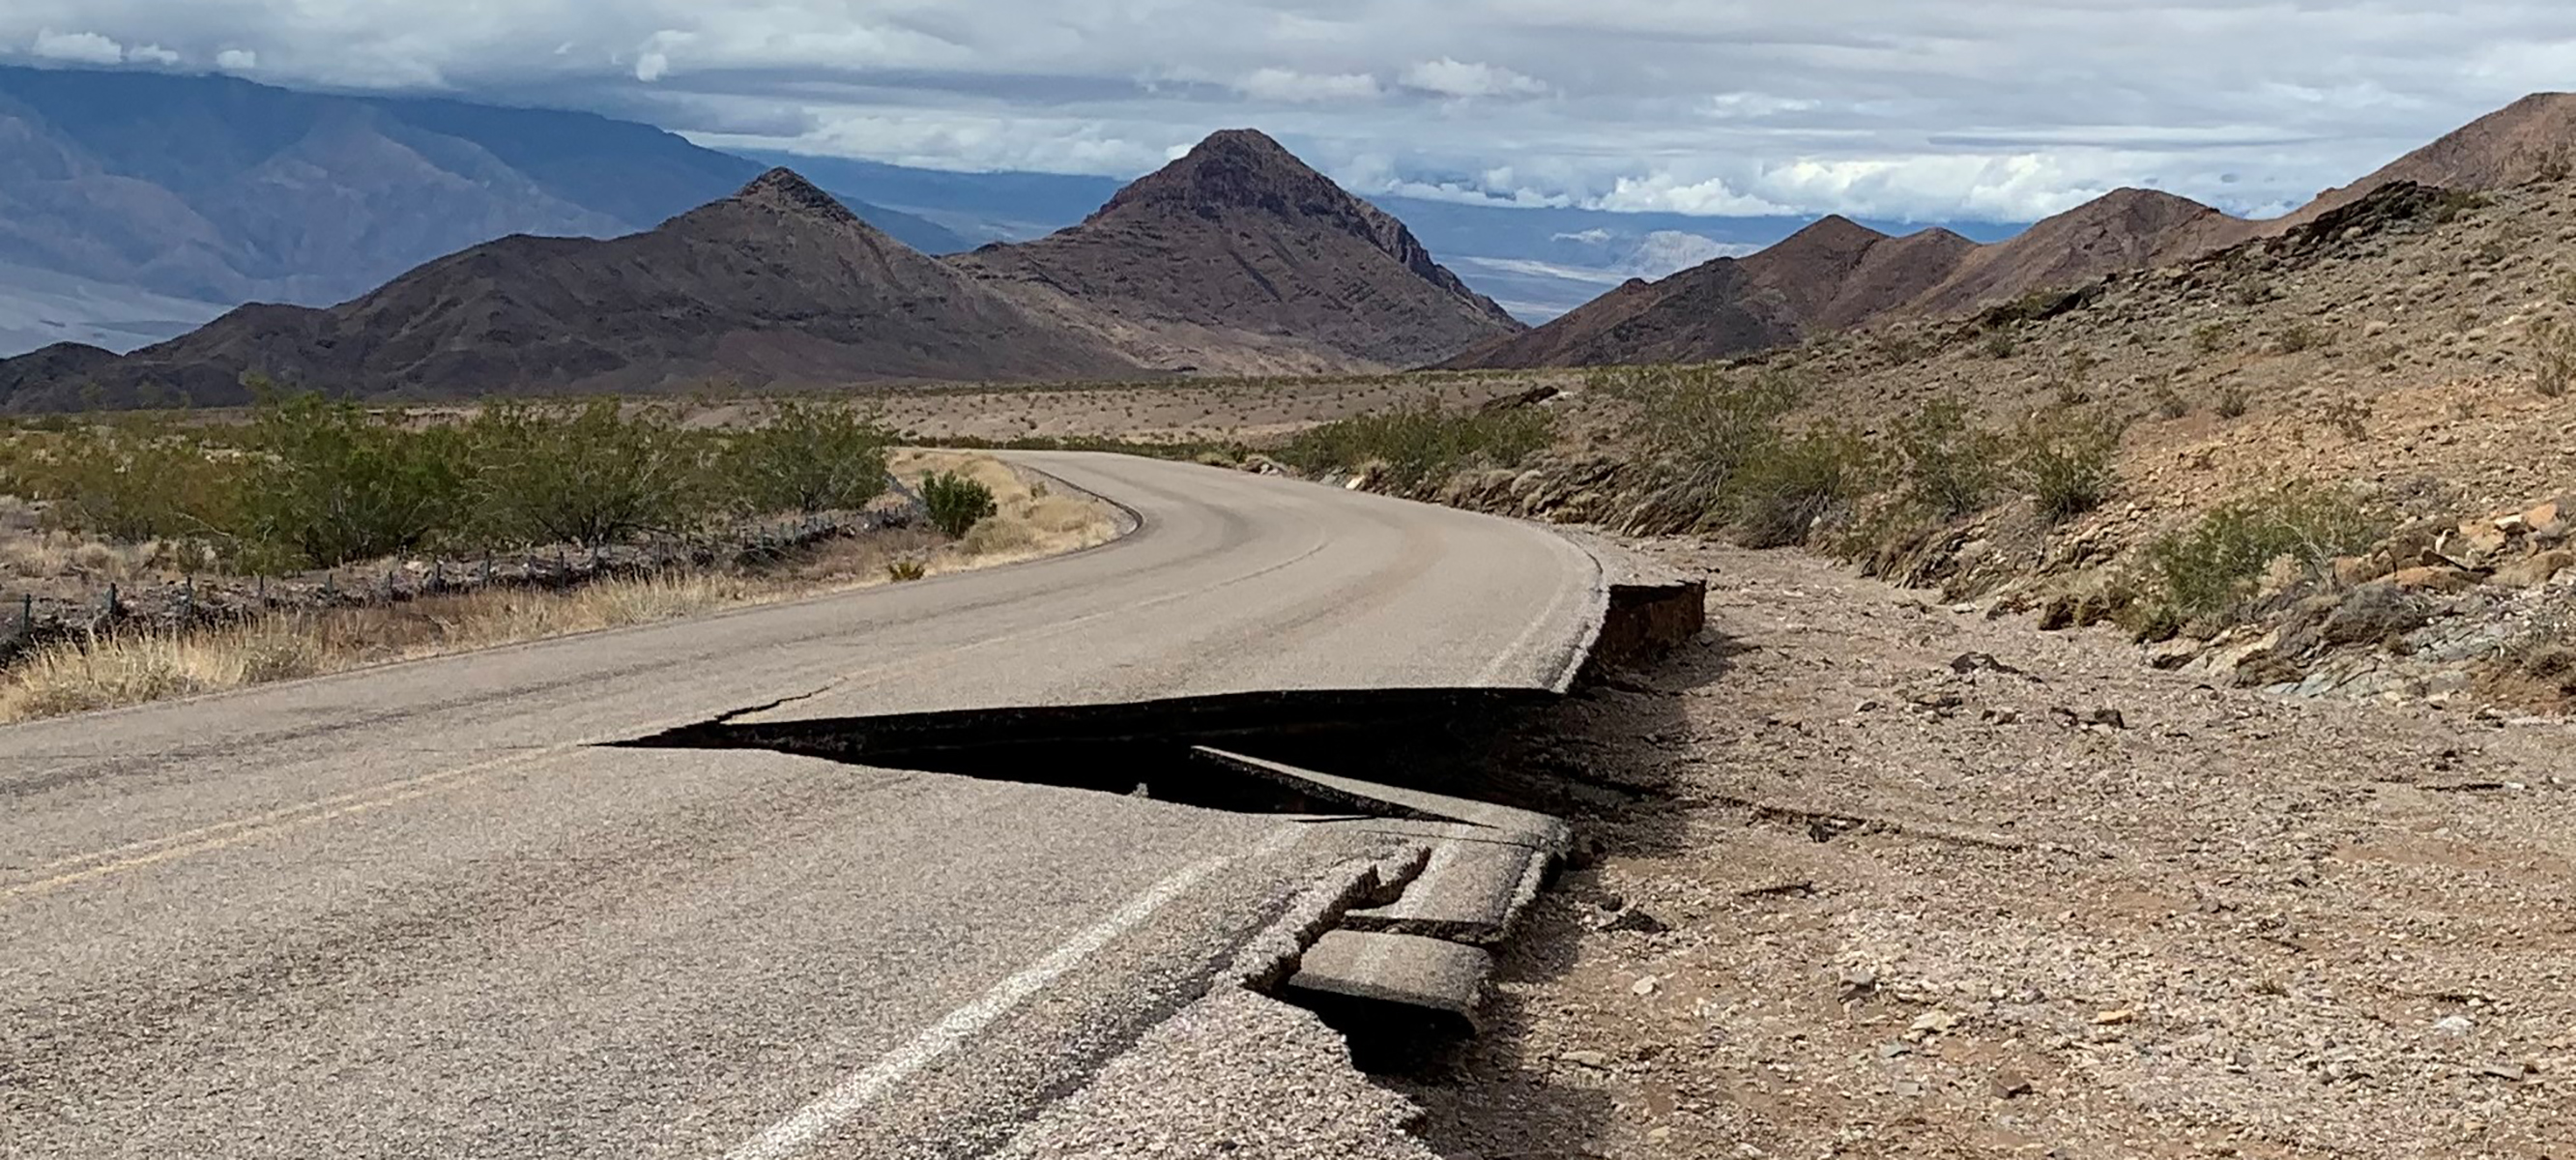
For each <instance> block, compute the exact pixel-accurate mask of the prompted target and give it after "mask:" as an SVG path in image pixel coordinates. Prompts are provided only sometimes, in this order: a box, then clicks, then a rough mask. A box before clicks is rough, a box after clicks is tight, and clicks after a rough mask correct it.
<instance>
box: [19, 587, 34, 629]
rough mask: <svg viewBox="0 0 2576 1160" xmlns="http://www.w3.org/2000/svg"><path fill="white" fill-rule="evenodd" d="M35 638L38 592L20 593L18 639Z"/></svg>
mask: <svg viewBox="0 0 2576 1160" xmlns="http://www.w3.org/2000/svg"><path fill="white" fill-rule="evenodd" d="M35 638H36V594H35V593H33V592H22V593H20V594H19V595H18V639H20V640H34V639H35Z"/></svg>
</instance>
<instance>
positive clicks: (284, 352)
mask: <svg viewBox="0 0 2576 1160" xmlns="http://www.w3.org/2000/svg"><path fill="white" fill-rule="evenodd" d="M1122 194H1124V195H1125V196H1122V197H1118V198H1113V199H1112V200H1111V202H1110V203H1109V204H1107V205H1104V206H1103V207H1102V208H1101V210H1100V211H1099V212H1097V213H1095V214H1093V215H1092V216H1091V217H1090V218H1089V219H1087V226H1088V227H1089V228H1088V229H1086V227H1085V226H1077V227H1074V228H1073V229H1070V230H1067V231H1064V232H1063V233H1061V234H1059V235H1057V236H1056V239H1057V240H1055V241H1054V245H1053V246H1050V245H1049V244H1048V242H1049V240H1046V239H1042V240H1041V241H1040V242H1032V243H1026V244H1024V245H1023V246H991V247H986V248H985V249H984V250H982V251H979V252H977V253H975V254H969V255H960V256H957V257H956V258H954V259H951V260H942V259H938V258H933V257H930V256H928V255H924V254H921V253H919V252H917V251H915V250H913V249H911V248H909V247H907V246H905V245H903V244H902V243H901V242H900V241H898V240H896V239H894V238H892V237H890V236H889V235H887V234H886V233H885V232H883V231H882V230H879V229H877V228H876V227H874V226H873V225H871V224H869V223H868V222H867V221H866V220H865V219H864V218H862V217H861V216H860V215H859V214H857V213H855V212H853V211H852V210H851V209H850V208H849V207H848V206H846V205H844V204H843V203H842V202H841V201H840V200H839V199H837V198H835V197H834V196H833V195H831V194H830V193H828V192H827V191H825V190H823V189H822V188H820V187H819V186H817V185H815V184H814V183H812V182H810V181H808V180H806V179H805V178H804V177H803V176H801V175H799V174H797V173H796V172H794V171H793V170H790V169H787V168H784V167H779V168H772V169H770V170H767V171H765V172H763V173H761V174H759V175H758V176H756V177H754V178H752V179H751V180H750V181H748V182H746V183H744V184H743V185H742V186H741V187H740V188H739V189H737V190H736V191H734V192H733V193H731V194H729V195H728V196H726V197H723V198H720V199H717V200H715V201H712V202H710V203H708V204H706V205H703V206H699V207H697V208H695V209H692V210H689V211H687V212H685V213H682V214H678V215H675V216H673V217H672V218H670V219H669V220H667V221H665V222H663V223H662V224H661V225H659V226H657V227H655V228H653V229H651V230H646V231H642V232H638V233H634V234H628V235H624V236H620V237H616V238H609V239H591V238H564V237H544V236H535V235H529V234H514V235H511V236H508V237H504V238H501V239H498V240H495V241H491V242H486V243H483V244H481V245H476V246H471V247H467V248H465V249H463V250H460V251H458V252H456V253H453V254H449V255H446V256H444V257H440V258H437V259H434V260H431V261H429V262H426V263H423V264H421V265H419V266H417V267H415V268H413V269H412V270H410V271H407V272H406V273H404V274H402V275H401V276H399V277H396V278H394V279H392V280H390V281H388V282H386V283H385V284H384V285H383V286H380V287H378V288H376V289H375V290H373V291H371V292H369V293H367V294H365V295H362V296H359V297H357V298H354V299H351V300H349V301H347V302H344V303H341V304H339V305H336V306H332V307H328V308H314V307H303V306H294V305H286V304H276V303H254V304H251V305H246V306H242V307H239V308H237V309H234V310H231V311H228V312H227V313H225V314H224V315H223V316H222V317H220V318H217V319H216V320H214V321H213V322H211V323H209V324H207V325H206V326H204V327H201V328H199V329H198V330H196V331H193V332H190V333H189V334H186V335H182V336H180V337H178V338H175V339H172V340H169V341H167V342H162V343H158V344H155V345H152V346H148V347H145V348H143V349H141V350H138V351H136V352H134V353H133V354H131V355H128V356H124V357H121V358H120V357H117V356H114V355H112V354H109V353H108V352H106V351H102V350H97V349H95V348H85V347H78V346H62V345H57V346H52V347H47V348H45V349H44V350H42V351H39V352H36V353H35V354H31V355H28V356H25V357H23V358H20V359H15V360H5V361H0V383H5V384H8V386H9V390H8V391H7V392H5V397H0V408H6V409H9V410H18V411H26V410H42V409H66V408H72V407H77V406H84V405H91V404H94V403H103V404H106V405H133V404H136V403H146V402H150V403H163V402H168V401H170V400H172V399H174V398H175V399H179V400H184V401H190V402H194V403H199V404H224V403H238V402H242V401H245V400H246V399H247V398H248V397H249V388H248V387H247V386H246V385H245V384H246V382H247V381H249V380H251V379H253V378H264V379H268V380H271V381H275V382H278V383H282V384H286V385H289V386H295V387H304V388H311V389H317V390H323V391H327V392H330V393H334V394H343V395H353V396H359V397H366V398H399V399H443V398H460V397H472V396H477V395H482V394H488V393H509V394H516V393H560V392H601V391H621V392H624V391H657V390H669V389H676V388H682V387H688V386H695V385H699V384H702V383H705V382H709V381H730V382H734V383H737V384H743V385H753V386H763V387H768V386H783V387H807V386H830V385H839V384H847V383H854V382H888V381H897V382H900V381H957V380H1020V381H1027V380H1044V379H1085V378H1125V377H1137V376H1144V375H1149V374H1152V373H1155V372H1157V371H1173V370H1180V369H1197V368H1198V366H1199V365H1200V364H1214V365H1216V366H1219V367H1223V368H1227V369H1233V368H1240V367H1272V366H1316V365H1321V366H1325V367H1329V368H1332V369H1351V368H1355V367H1371V368H1387V367H1394V366H1413V365H1419V364H1420V363H1423V362H1427V361H1431V360H1432V359H1433V358H1436V357H1438V356H1440V355H1442V354H1444V353H1447V352H1449V351H1453V350H1455V349H1458V348H1461V347H1463V346H1464V345H1466V344H1467V342H1469V341H1472V339H1473V338H1474V337H1476V336H1478V335H1481V334H1485V333H1500V332H1506V331H1508V330H1509V329H1514V328H1516V326H1517V324H1514V323H1512V322H1511V321H1510V319H1509V316H1508V315H1504V314H1503V313H1502V312H1501V309H1500V308H1499V307H1497V306H1495V305H1494V304H1493V303H1492V301H1491V300H1489V299H1484V298H1482V297H1481V296H1478V295H1475V294H1474V293H1473V292H1472V291H1470V290H1468V289H1467V288H1466V287H1465V286H1464V284H1463V283H1461V282H1459V281H1458V280H1457V279H1456V278H1455V277H1454V276H1452V275H1449V273H1448V271H1447V270H1445V269H1443V268H1441V267H1440V266H1439V265H1438V264H1437V263H1436V262H1433V261H1431V260H1430V257H1429V254H1428V252H1427V251H1424V250H1423V249H1422V248H1421V246H1420V244H1419V243H1418V242H1416V241H1415V240H1414V239H1413V238H1412V236H1411V234H1410V233H1409V232H1408V231H1407V230H1406V229H1405V228H1404V226H1403V224H1402V223H1401V222H1397V221H1395V220H1394V219H1392V218H1390V217H1388V216H1387V215H1385V214H1384V213H1382V212H1380V211H1378V210H1377V209H1375V208H1374V207H1371V206H1369V205H1367V203H1365V202H1362V201H1360V200H1359V199H1357V198H1354V197H1352V196H1351V195H1350V194H1348V193H1347V192H1345V191H1343V190H1342V189H1341V188H1340V187H1339V186H1337V185H1334V184H1333V183H1332V182H1331V181H1330V179H1328V178H1325V177H1323V176H1322V175H1321V174H1318V173H1316V172H1315V171H1313V170H1312V169H1310V168H1307V167H1306V166H1305V165H1304V163H1303V162H1300V161H1297V160H1296V159H1295V158H1294V157H1293V156H1291V155H1289V154H1288V153H1287V152H1286V151H1285V150H1284V149H1281V148H1279V147H1278V145H1277V144H1276V143H1275V142H1271V141H1269V139H1268V138H1266V137H1260V136H1259V135H1258V134H1250V135H1243V134H1237V135H1234V136H1229V137H1219V138H1216V139H1213V140H1212V142H1211V143H1210V144H1208V145H1207V146H1205V147H1204V148H1203V149H1202V150H1198V151H1194V152H1193V154H1192V155H1191V156H1189V157H1185V158H1183V159H1181V160H1179V161H1176V162H1174V163H1173V165H1172V166H1168V167H1166V169H1165V170H1163V171H1159V172H1158V173H1157V174H1155V175H1149V177H1148V178H1146V179H1142V180H1140V182H1139V183H1138V186H1137V187H1136V188H1135V189H1133V190H1132V191H1122ZM1211 230H1212V231H1214V232H1215V234H1216V235H1217V237H1218V238H1219V239H1221V240H1220V241H1218V242H1211V241H1210V236H1209V231H1211ZM1102 237H1106V238H1108V239H1109V241H1108V244H1109V245H1110V246H1111V247H1112V253H1111V254H1110V255H1109V258H1110V259H1112V260H1108V261H1098V262H1088V263H1086V262H1083V261H1076V262H1075V263H1073V264H1072V265H1070V266H1065V267H1063V272H1064V275H1065V277H1064V280H1062V281H1053V282H1049V283H1048V284H1047V285H1046V286H1045V287H1044V288H1042V289H1041V288H1039V287H1037V286H1036V285H1034V284H1033V283H1029V282H1024V281H1015V280H1014V278H1012V277H1010V276H1004V275H1001V274H997V273H996V272H995V269H996V267H1000V266H1007V265H1009V264H1011V263H1014V262H1017V261H1019V260H1020V259H1021V258H1022V257H1023V256H1024V255H1025V254H1030V253H1033V254H1034V255H1035V257H1034V259H1032V267H1031V268H1040V267H1044V266H1045V265H1046V263H1048V262H1049V261H1054V260H1056V259H1057V258H1059V257H1061V255H1060V254H1058V253H1057V250H1058V249H1059V248H1062V247H1071V250H1072V253H1073V255H1074V257H1075V258H1077V259H1090V258H1099V257H1100V256H1101V255H1099V254H1098V253H1097V252H1096V247H1097V245H1098V244H1099V241H1098V240H1099V239H1100V238H1102ZM1135 237H1154V238H1160V239H1161V240H1162V241H1163V242H1164V243H1166V244H1165V245H1164V246H1163V247H1162V248H1154V247H1142V246H1132V245H1130V244H1129V241H1128V239H1131V238H1135ZM1229 264H1230V266H1231V268H1232V276H1230V277H1229V276H1223V275H1224V271H1223V270H1220V271H1219V276H1202V274H1203V273H1204V271H1205V270H1206V268H1207V267H1209V266H1210V265H1216V266H1220V267H1223V266H1226V265H1229ZM1184 304H1185V305H1186V313H1187V317H1180V316H1179V313H1177V312H1180V311H1181V310H1182V307H1183V305H1184ZM1158 312H1159V313H1158ZM1389 319H1393V320H1394V323H1395V324H1394V325H1389V321H1388V320H1389ZM1336 342H1341V343H1348V344H1350V345H1347V346H1344V345H1335V344H1336ZM1407 343H1414V344H1426V345H1415V346H1407V345H1405V344H1407Z"/></svg>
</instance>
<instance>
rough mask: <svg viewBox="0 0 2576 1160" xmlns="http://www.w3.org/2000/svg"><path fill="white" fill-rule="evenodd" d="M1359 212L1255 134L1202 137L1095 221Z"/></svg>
mask: <svg viewBox="0 0 2576 1160" xmlns="http://www.w3.org/2000/svg"><path fill="white" fill-rule="evenodd" d="M1363 208H1365V207H1364V206H1363V205H1362V204H1361V203H1360V201H1359V199H1357V198H1354V197H1352V196H1351V195H1350V194H1348V193H1345V192H1343V190H1342V188H1341V187H1340V186H1337V185H1335V184H1333V182H1332V180H1331V179H1330V178H1327V177H1325V176H1324V175H1323V174H1321V173H1317V172H1316V171H1315V170H1314V169H1313V168H1312V167H1311V166H1308V165H1307V164H1306V163H1305V162H1303V161H1300V160H1298V159H1297V156H1296V155H1295V154H1293V153H1290V152H1289V151H1288V150H1287V149H1286V148H1285V147H1283V146H1281V145H1280V144H1279V142H1277V141H1275V140H1272V139H1271V138H1270V136H1269V135H1268V134H1265V133H1262V132H1260V131H1259V130H1256V129H1227V130H1224V131H1222V132H1219V133H1214V134H1211V135H1209V136H1208V138H1207V139H1206V140H1204V141H1201V142H1199V143H1198V145H1197V146H1195V147H1193V148H1192V149H1191V150H1190V151H1189V152H1188V153H1186V154H1183V155H1182V156H1181V157H1180V159H1179V160H1176V161H1174V162H1172V163H1171V164H1169V165H1166V166H1164V167H1162V168H1161V169H1158V170H1155V171H1154V172H1152V173H1149V174H1147V175H1145V176H1144V177H1142V178H1139V179H1137V180H1136V182H1135V183H1134V184H1132V185H1129V186H1128V187H1127V188H1125V189H1122V190H1120V191H1118V195H1117V196H1116V197H1113V198H1111V199H1110V200H1109V204H1107V205H1105V206H1102V207H1101V209H1100V212H1099V214H1097V215H1095V216H1098V217H1109V216H1113V215H1121V214H1134V213H1138V212H1147V213H1151V212H1169V211H1172V210H1176V209H1177V210H1184V211H1187V212H1191V213H1196V214H1199V215H1201V216H1215V215H1217V214H1220V213H1223V212H1225V211H1227V210H1234V209H1251V210H1261V211H1266V212H1269V213H1272V214H1276V215H1279V216H1282V217H1288V216H1297V215H1304V216H1329V215H1333V214H1336V213H1352V212H1356V211H1358V210H1361V209H1363Z"/></svg>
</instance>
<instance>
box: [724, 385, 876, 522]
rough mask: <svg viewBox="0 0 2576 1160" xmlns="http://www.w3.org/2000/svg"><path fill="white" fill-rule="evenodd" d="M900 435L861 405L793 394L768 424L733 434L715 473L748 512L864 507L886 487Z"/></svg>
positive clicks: (736, 503) (807, 510) (819, 510)
mask: <svg viewBox="0 0 2576 1160" xmlns="http://www.w3.org/2000/svg"><path fill="white" fill-rule="evenodd" d="M893 442H894V436H893V433H892V432H889V431H887V430H886V429H885V426H884V424H882V423H880V422H878V421H877V419H876V418H875V417H874V416H872V415H867V414H863V413H861V412H860V411H858V410H857V409H855V408H852V407H849V406H846V405H828V404H818V403H806V402H799V401H795V400H789V401H787V402H784V403H781V404H779V405H778V410H777V413H776V414H774V415H771V416H770V418H769V421H768V422H767V423H763V424H761V425H760V426H758V427H754V428H751V429H750V430H747V431H742V432H738V433H735V434H734V435H733V436H732V437H731V438H729V439H727V440H726V442H725V448H724V451H723V452H722V453H721V454H720V455H718V456H717V459H716V463H717V472H716V474H717V477H718V478H719V479H720V480H722V481H723V484H724V486H725V487H727V488H729V489H730V490H731V491H732V493H733V501H734V505H735V506H736V507H738V508H740V509H741V510H743V511H746V512H777V511H799V512H807V513H812V512H824V511H835V510H848V509H852V508H861V507H865V506H867V505H868V503H869V502H870V501H872V500H874V499H876V498H877V497H878V496H880V495H883V494H885V488H886V449H887V448H888V447H889V446H890V445H891V444H892V443H893Z"/></svg>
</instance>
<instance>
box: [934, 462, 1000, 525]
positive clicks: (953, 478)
mask: <svg viewBox="0 0 2576 1160" xmlns="http://www.w3.org/2000/svg"><path fill="white" fill-rule="evenodd" d="M921 504H922V506H923V507H924V508H927V509H928V510H929V512H930V525H931V526H932V527H935V528H938V529H939V532H940V534H941V535H944V536H947V537H948V538H950V539H952V540H953V539H960V538H963V537H964V536H965V535H966V533H967V532H968V531H971V530H973V528H974V527H975V525H976V524H978V523H981V522H983V521H984V520H985V519H986V518H987V517H989V516H991V515H992V514H993V512H994V511H995V507H994V504H993V489H992V488H989V487H986V486H984V485H983V484H982V483H980V482H978V481H976V480H973V479H969V478H967V477H965V476H963V475H959V474H957V473H955V472H952V471H937V472H932V473H931V474H930V475H929V476H928V477H927V478H924V479H923V480H922V481H921Z"/></svg>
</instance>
